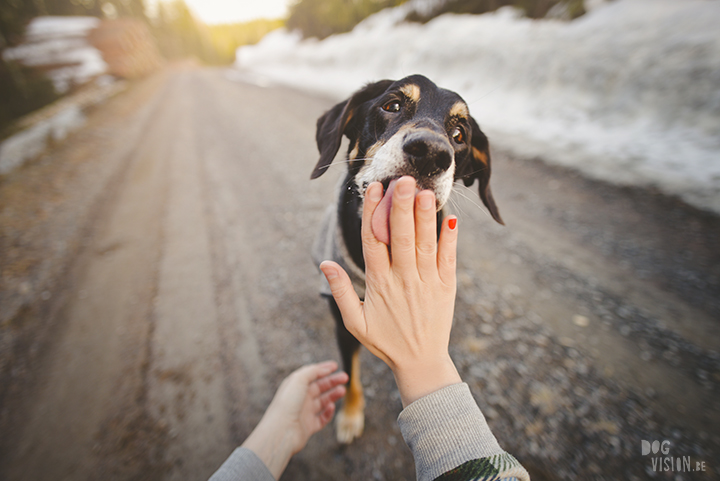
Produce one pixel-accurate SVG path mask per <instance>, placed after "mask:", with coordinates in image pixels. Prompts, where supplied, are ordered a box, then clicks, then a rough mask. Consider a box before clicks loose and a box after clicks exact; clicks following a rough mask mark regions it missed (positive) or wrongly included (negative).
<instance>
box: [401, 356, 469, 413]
mask: <svg viewBox="0 0 720 481" xmlns="http://www.w3.org/2000/svg"><path fill="white" fill-rule="evenodd" d="M392 371H393V374H394V375H395V382H396V384H397V386H398V390H399V391H400V397H401V399H402V404H403V408H405V407H407V406H409V405H410V404H412V403H413V402H415V401H417V400H418V399H420V398H422V397H425V396H427V395H428V394H432V393H434V392H435V391H438V390H440V389H442V388H444V387H447V386H451V385H453V384H458V383H461V382H462V379H461V378H460V374H459V373H458V371H457V368H456V367H455V363H453V361H452V359H451V358H450V355H449V354H443V355H441V356H436V357H432V358H425V359H422V360H419V361H416V362H411V363H406V364H402V365H395V366H394V367H393V368H392Z"/></svg>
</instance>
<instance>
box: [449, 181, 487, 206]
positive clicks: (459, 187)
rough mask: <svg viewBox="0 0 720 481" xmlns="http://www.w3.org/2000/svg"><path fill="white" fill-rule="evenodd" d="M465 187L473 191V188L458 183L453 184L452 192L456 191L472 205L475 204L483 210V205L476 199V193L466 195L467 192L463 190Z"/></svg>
mask: <svg viewBox="0 0 720 481" xmlns="http://www.w3.org/2000/svg"><path fill="white" fill-rule="evenodd" d="M456 187H457V188H456ZM463 189H465V190H469V191H470V192H472V190H471V189H470V188H469V187H465V186H464V185H462V184H458V183H455V184H453V189H452V192H455V193H456V194H457V195H459V196H460V197H462V198H463V199H465V200H467V201H468V202H470V203H471V204H472V205H474V206H475V207H477V208H478V209H480V210H483V208H482V206H481V205H480V204H479V203H478V202H477V201H476V200H475V195H474V193H473V195H470V196H468V195H465V192H463Z"/></svg>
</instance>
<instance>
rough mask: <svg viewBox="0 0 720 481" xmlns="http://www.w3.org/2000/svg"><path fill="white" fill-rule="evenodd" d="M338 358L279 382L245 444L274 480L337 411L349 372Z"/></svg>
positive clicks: (300, 369) (306, 367)
mask: <svg viewBox="0 0 720 481" xmlns="http://www.w3.org/2000/svg"><path fill="white" fill-rule="evenodd" d="M337 368H338V365H337V363H336V362H335V361H326V362H322V363H318V364H310V365H306V366H303V367H301V368H299V369H297V370H296V371H294V372H293V373H292V374H290V375H289V376H288V377H286V378H285V379H284V380H283V382H282V383H281V384H280V387H279V388H278V390H277V392H276V393H275V397H273V400H272V402H271V403H270V406H268V408H267V410H266V411H265V415H264V416H263V417H262V419H261V420H260V423H259V424H258V425H257V427H256V428H255V429H254V430H253V432H252V433H251V434H250V436H249V437H248V438H247V439H246V440H245V442H244V443H243V447H245V448H248V449H250V450H251V451H253V452H254V453H255V454H257V456H258V457H259V458H260V459H261V460H262V461H263V462H264V463H265V465H266V466H267V467H268V469H269V470H270V472H271V473H272V474H273V476H275V479H278V478H280V475H281V474H282V472H283V471H284V470H285V467H286V466H287V463H288V462H289V461H290V458H291V457H292V456H293V455H294V454H295V453H297V452H298V451H300V450H301V449H302V448H304V447H305V445H306V444H307V442H308V440H309V439H310V436H312V435H313V434H315V433H316V432H318V431H320V430H321V429H322V428H323V427H325V426H326V425H327V423H329V422H330V420H331V419H332V417H333V415H334V414H335V402H336V401H337V400H338V399H340V398H341V397H343V396H344V395H345V384H346V383H347V382H348V375H347V374H345V373H344V372H336V371H337Z"/></svg>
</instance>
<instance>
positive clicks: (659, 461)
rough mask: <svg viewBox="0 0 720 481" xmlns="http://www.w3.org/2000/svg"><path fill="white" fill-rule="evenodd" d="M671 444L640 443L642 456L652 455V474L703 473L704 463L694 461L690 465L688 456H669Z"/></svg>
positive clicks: (656, 441)
mask: <svg viewBox="0 0 720 481" xmlns="http://www.w3.org/2000/svg"><path fill="white" fill-rule="evenodd" d="M670 446H671V443H670V441H668V440H667V439H666V440H664V441H658V440H655V441H652V442H650V441H645V440H644V439H643V440H642V441H641V448H642V455H643V456H649V455H652V457H651V458H650V459H651V462H652V470H653V471H654V472H656V473H657V472H660V471H671V472H677V473H689V472H691V471H705V461H695V465H694V466H693V465H692V462H691V460H690V456H675V457H673V456H670Z"/></svg>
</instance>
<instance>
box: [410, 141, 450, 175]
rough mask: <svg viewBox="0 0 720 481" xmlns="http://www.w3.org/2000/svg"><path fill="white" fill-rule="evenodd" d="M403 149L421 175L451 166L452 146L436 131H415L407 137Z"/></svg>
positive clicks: (431, 173) (434, 172)
mask: <svg viewBox="0 0 720 481" xmlns="http://www.w3.org/2000/svg"><path fill="white" fill-rule="evenodd" d="M403 151H404V152H405V154H406V155H407V157H408V160H409V161H410V163H411V164H412V165H413V166H414V167H415V169H416V170H417V171H418V174H420V175H421V176H430V175H433V174H436V173H439V172H442V171H444V170H447V169H449V168H450V164H451V163H452V156H453V152H452V147H451V146H450V144H449V142H448V141H447V139H445V138H443V137H442V136H440V135H438V134H436V133H434V132H413V133H411V134H410V135H408V136H407V137H406V138H405V142H404V144H403Z"/></svg>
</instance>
